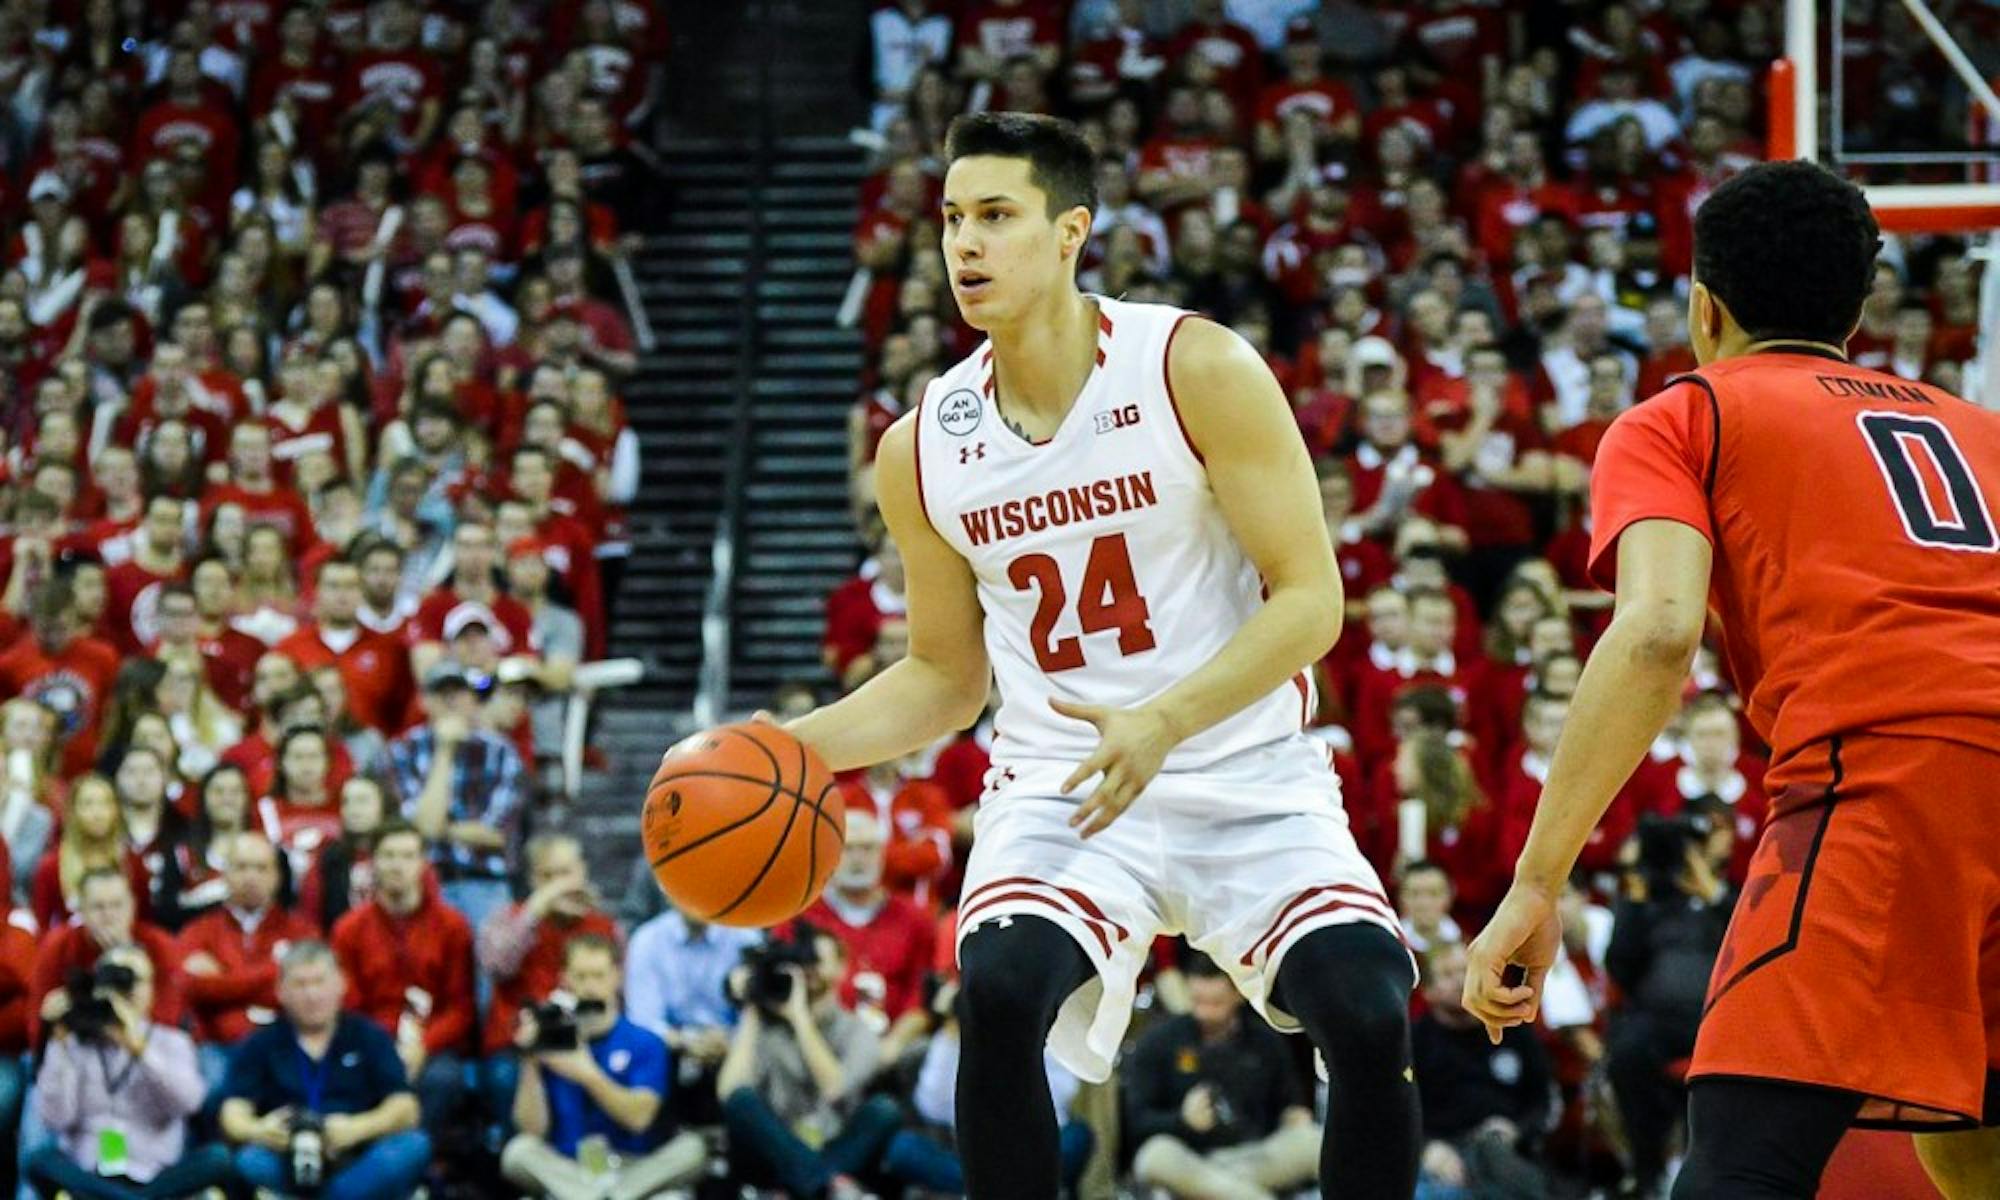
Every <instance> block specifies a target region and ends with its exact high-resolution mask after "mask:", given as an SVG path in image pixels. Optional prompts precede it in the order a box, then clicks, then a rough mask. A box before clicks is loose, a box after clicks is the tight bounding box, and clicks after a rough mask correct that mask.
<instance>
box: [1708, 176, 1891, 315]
mask: <svg viewBox="0 0 2000 1200" xmlns="http://www.w3.org/2000/svg"><path fill="white" fill-rule="evenodd" d="M1880 235H1881V229H1880V228H1879V227H1878V226H1877V225H1876V224H1875V214H1874V213H1873V212H1871V211H1869V208H1868V200H1867V198H1866V197H1864V196H1863V195H1862V194H1861V189H1860V188H1858V187H1855V186H1854V185H1853V184H1852V183H1849V182H1848V181H1847V180H1845V179H1842V178H1841V177H1839V176H1838V175H1835V174H1834V173H1833V172H1831V171H1828V170H1826V169H1825V168H1824V167H1821V166H1819V165H1818V164H1816V163H1810V162H1805V161H1802V160H1801V161H1793V162H1768V163H1758V164H1756V165H1755V166H1752V167H1749V168H1747V169H1745V170H1744V171H1743V172H1741V173H1740V174H1738V175H1736V176H1735V177H1734V178H1732V179H1730V180H1729V181H1728V182H1726V183H1724V184H1723V185H1722V186H1721V187H1718V188H1716V189H1715V191H1714V192H1713V193H1712V194H1710V196H1709V197H1708V199H1707V200H1705V201H1703V202H1702V206H1701V208H1700V209H1699V210H1697V211H1696V213H1695V215H1694V273H1695V278H1696V279H1697V280H1699V281H1700V282H1701V283H1702V284H1704V285H1706V286H1707V288H1708V290H1709V291H1710V292H1712V293H1714V295H1715V297H1716V298H1717V299H1719V300H1721V301H1722V303H1723V304H1724V305H1726V306H1728V308H1729V313H1730V315H1731V316H1733V317H1735V318H1736V323H1737V324H1738V325H1741V326H1742V327H1743V330H1744V332H1745V333H1748V334H1749V335H1750V336H1751V337H1753V338H1757V339H1759V340H1764V339H1770V338H1795V339H1800V340H1804V341H1813V342H1831V343H1833V344H1835V345H1839V344H1840V343H1842V342H1844V341H1846V340H1847V335H1848V334H1850V333H1852V332H1853V331H1854V324H1855V322H1856V321H1858V320H1859V319H1860V317H1861V302H1862V301H1863V300H1866V299H1867V298H1868V290H1869V285H1870V283H1871V281H1872V280H1873V278H1874V273H1875V254H1876V252H1877V251H1878V250H1880V249H1881V248H1882V239H1881V236H1880Z"/></svg>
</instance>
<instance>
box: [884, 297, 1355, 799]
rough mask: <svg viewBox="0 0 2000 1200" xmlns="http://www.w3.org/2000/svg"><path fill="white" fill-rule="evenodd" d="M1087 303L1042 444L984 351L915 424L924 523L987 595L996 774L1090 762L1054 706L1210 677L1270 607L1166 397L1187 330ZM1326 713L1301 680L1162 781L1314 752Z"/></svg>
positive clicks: (931, 394) (1155, 692)
mask: <svg viewBox="0 0 2000 1200" xmlns="http://www.w3.org/2000/svg"><path fill="white" fill-rule="evenodd" d="M1093 300H1094V301H1095V303H1096V304H1097V307H1098V328H1097V334H1098V336H1097V356H1096V357H1097V364H1096V367H1095V368H1094V369H1093V370H1092V371H1091V372H1090V373H1089V375H1088V376H1087V377H1086V378H1085V379H1084V380H1083V383H1082V386H1081V387H1079V388H1078V390H1077V393H1076V396H1075V399H1074V401H1073V403H1072V404H1071V406H1070V408H1069V409H1068V410H1067V411H1066V412H1065V413H1064V414H1063V416H1062V418H1061V419H1060V420H1059V421H1058V422H1057V424H1056V427H1055V428H1054V429H1053V430H1050V431H1049V433H1048V436H1046V437H1044V438H1041V439H1040V440H1035V439H1031V438H1028V437H1026V436H1023V435H1022V434H1021V433H1020V432H1019V431H1017V430H1015V429H1012V428H1009V426H1008V424H1007V422H1006V421H1005V420H1003V419H1002V415H1003V413H1004V412H1005V408H1006V405H1007V401H1008V397H1007V394H1006V382H1005V380H1002V379H999V378H997V376H996V371H995V364H994V362H993V354H992V350H991V349H990V347H982V348H980V349H979V350H976V351H974V352H973V353H972V354H971V355H970V356H969V357H967V358H965V359H964V360H963V361H961V362H959V363H958V364H956V365H955V366H953V367H951V368H950V369H949V370H947V371H945V372H944V373H943V374H942V375H940V376H938V378H937V379H935V380H933V381H932V382H931V384H930V386H929V387H928V388H926V389H925V392H924V398H923V400H922V401H921V402H920V403H919V404H918V405H917V411H915V412H914V413H912V414H910V415H909V416H908V417H906V418H905V420H908V421H910V422H911V423H912V425H914V427H915V430H916V442H915V447H914V450H915V462H914V464H913V465H914V467H915V472H916V484H917V496H918V500H919V502H920V503H921V505H922V507H923V515H924V518H925V519H926V521H928V522H929V523H930V525H931V528H932V529H933V530H935V531H936V533H937V536H938V537H939V538H940V539H941V540H942V541H943V542H944V543H945V544H946V545H947V546H948V547H949V548H950V549H951V550H952V551H953V552H955V553H956V554H957V555H958V556H959V557H960V558H962V559H963V560H964V561H965V564H966V566H967V567H968V568H969V569H970V570H971V573H972V576H973V582H974V585H975V587H976V589H977V592H978V599H979V607H980V614H981V618H982V628H981V631H980V632H981V637H982V639H983V640H984V641H985V643H986V657H987V661H988V662H990V663H991V664H992V666H993V677H994V680H995V683H996V684H997V685H998V688H999V692H1000V706H999V709H998V710H997V712H996V713H995V714H994V719H993V730H994V732H993V746H992V751H991V754H992V760H993V764H994V767H995V769H999V770H1004V769H1006V768H1009V767H1025V766H1029V765H1030V764H1035V763H1042V764H1047V763H1068V764H1071V765H1072V766H1073V765H1074V764H1076V763H1078V762H1081V761H1083V759H1084V758H1085V757H1086V756H1088V755H1089V754H1090V752H1091V751H1092V750H1093V749H1095V748H1096V746H1097V740H1098V735H1097V730H1096V728H1095V727H1093V726H1092V725H1091V724H1090V723H1089V722H1087V721H1080V720H1076V719H1074V718H1071V717H1066V716H1064V715H1062V714H1061V713H1059V712H1057V711H1056V710H1055V709H1054V708H1052V707H1051V706H1050V701H1052V700H1067V701H1071V702H1074V703H1078V704H1101V705H1104V706H1105V707H1107V708H1131V707H1136V706H1138V705H1142V704H1145V703H1147V702H1148V701H1150V700H1152V699H1153V698H1154V697H1156V696H1159V695H1160V694H1161V693H1163V692H1165V691H1167V690H1168V689H1169V688H1171V687H1173V686H1174V685H1175V684H1177V683H1179V682H1180V681H1181V680H1183V679H1185V678H1187V677H1188V676H1189V675H1191V674H1193V673H1194V672H1196V671H1198V670H1200V669H1201V666H1202V664H1203V663H1206V662H1208V661H1209V660H1210V659H1212V658H1214V657H1215V655H1216V654H1218V653H1219V652H1220V651H1221V650H1222V647H1223V646H1224V645H1226V644H1227V643H1228V642H1229V640H1230V638H1231V637H1232V636H1234V635H1235V633H1236V631H1237V630H1238V629H1241V628H1242V627H1243V623H1244V622H1245V621H1248V620H1249V619H1250V618H1251V617H1252V616H1253V615H1255V614H1256V612H1257V610H1258V609H1259V608H1261V607H1263V604H1264V580H1263V577H1262V576H1261V575H1260V574H1259V573H1258V570H1257V565H1256V564H1255V563H1254V562H1252V561H1251V559H1250V556H1249V554H1248V553H1247V552H1246V551H1245V550H1244V548H1243V545H1242V543H1241V542H1240V541H1239V540H1238V539H1237V537H1236V535H1235V533H1234V531H1233V530H1232V529H1231V528H1230V525H1229V520H1228V517H1227V516H1226V515H1225V514H1224V513H1223V511H1222V506H1221V504H1220V503H1219V502H1218V501H1217V498H1216V495H1215V490H1214V488H1213V487H1211V486H1210V481H1209V476H1208V469H1207V464H1206V463H1205V462H1204V461H1203V459H1202V455H1201V451H1200V449H1199V447H1197V446H1196V445H1195V443H1194V440H1193V439H1192V437H1191V436H1190V435H1189V431H1188V429H1187V427H1186V426H1185V425H1184V424H1183V422H1182V419H1181V412H1180V407H1179V402H1178V401H1177V400H1176V399H1175V397H1174V394H1173V384H1172V382H1171V381H1170V380H1169V379H1168V378H1167V359H1168V357H1169V355H1170V353H1171V351H1172V346H1173V340H1174V331H1175V330H1176V329H1177V328H1179V327H1180V326H1181V324H1182V322H1183V321H1186V320H1188V319H1189V317H1190V314H1187V313H1184V312H1182V311H1181V310H1179V309H1175V308H1167V307H1165V306H1162V305H1157V304H1127V303H1125V302H1123V301H1119V300H1112V299H1109V298H1106V297H1093ZM1204 399H1205V400H1206V399H1207V398H1206V397H1204ZM1329 602H1330V603H1334V602H1336V601H1332V600H1330V601H1329ZM1312 709H1313V696H1312V685H1311V681H1310V680H1309V679H1308V678H1307V677H1306V675H1305V674H1304V673H1303V672H1301V673H1300V674H1299V675H1297V676H1296V677H1294V678H1293V679H1292V680H1290V681H1289V682H1287V683H1285V684H1282V685H1280V686H1278V687H1274V688H1273V689H1272V690H1271V691H1270V692H1268V693H1266V694H1265V695H1263V696H1260V697H1258V698H1257V699H1255V700H1253V701H1251V702H1250V703H1248V704H1246V705H1245V706H1244V707H1243V708H1242V709H1240V710H1238V711H1237V712H1235V713H1232V714H1231V715H1229V716H1228V717H1225V718H1223V719H1222V720H1220V721H1218V722H1216V723H1215V724H1213V725H1211V726H1209V727H1208V728H1206V729H1203V730H1201V731H1200V732H1199V733H1196V734H1195V735H1194V736H1192V737H1190V738H1188V739H1186V740H1185V741H1183V742H1181V743H1180V744H1179V745H1177V746H1175V747H1174V748H1173V750H1172V751H1171V752H1169V754H1168V755H1167V759H1166V762H1165V763H1164V764H1163V765H1162V770H1164V771H1169V772H1179V771H1199V770H1207V769H1210V768H1211V767H1212V766H1214V765H1215V764H1217V763H1220V762H1222V761H1224V760H1226V759H1230V758H1232V757H1233V756H1235V755H1238V754H1242V753H1245V752H1247V751H1251V750H1255V749H1258V748H1263V747H1274V746H1276V745H1278V744H1279V743H1284V742H1289V741H1291V740H1293V739H1301V734H1300V732H1299V730H1300V727H1301V726H1302V725H1303V724H1304V723H1305V720H1306V718H1307V717H1308V716H1309V715H1310V714H1311V712H1312ZM1307 749H1309V750H1311V751H1312V752H1313V753H1314V754H1318V753H1319V750H1320V748H1319V747H1318V746H1317V744H1314V745H1311V746H1308V747H1307ZM1065 773H1066V772H1065ZM1330 793H1331V784H1329V794H1330Z"/></svg>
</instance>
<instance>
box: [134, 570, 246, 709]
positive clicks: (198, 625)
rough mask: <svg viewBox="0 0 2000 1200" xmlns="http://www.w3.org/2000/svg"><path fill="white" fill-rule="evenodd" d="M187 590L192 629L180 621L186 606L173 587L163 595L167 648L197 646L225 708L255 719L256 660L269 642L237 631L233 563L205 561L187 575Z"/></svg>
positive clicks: (163, 633) (162, 619)
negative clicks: (231, 623)
mask: <svg viewBox="0 0 2000 1200" xmlns="http://www.w3.org/2000/svg"><path fill="white" fill-rule="evenodd" d="M188 580H189V586H188V592H189V596H190V598H191V599H192V600H193V610H194V611H193V617H192V629H191V630H190V629H188V628H186V627H184V626H183V625H182V624H180V623H179V622H181V621H183V620H185V619H186V617H185V616H184V614H185V610H186V606H185V605H184V604H182V603H181V602H180V601H178V600H176V599H175V598H174V597H175V595H176V591H175V588H174V587H173V586H172V585H169V586H168V587H166V588H163V589H161V591H160V605H159V619H160V640H161V642H162V644H165V645H169V646H171V647H173V648H176V649H178V648H181V647H183V646H185V645H187V644H192V645H193V646H194V647H195V648H196V649H197V650H198V651H200V653H201V657H202V662H203V665H204V667H205V668H206V670H207V672H208V683H209V686H210V687H212V688H214V689H215V694H216V696H217V698H218V699H220V700H221V701H222V702H223V703H224V704H227V705H228V706H229V707H230V708H233V709H235V710H236V711H238V712H241V713H245V714H247V715H251V716H254V715H255V713H254V706H255V703H256V701H255V698H254V697H253V696H252V694H251V692H252V685H253V681H254V679H255V676H256V672H257V660H258V659H260V658H262V657H263V656H264V653H265V647H264V643H262V642H260V641H258V640H257V639H256V638H254V637H251V636H250V635H249V634H247V633H244V632H243V631H242V630H240V629H236V628H234V627H232V626H231V625H230V624H229V619H230V618H231V617H232V616H234V615H235V613H236V579H235V577H234V576H233V575H231V574H230V571H229V565H228V564H227V563H225V562H223V561H222V560H221V559H219V558H205V559H203V560H202V561H201V562H199V563H196V564H195V568H194V570H193V571H192V572H191V573H190V574H189V576H188Z"/></svg>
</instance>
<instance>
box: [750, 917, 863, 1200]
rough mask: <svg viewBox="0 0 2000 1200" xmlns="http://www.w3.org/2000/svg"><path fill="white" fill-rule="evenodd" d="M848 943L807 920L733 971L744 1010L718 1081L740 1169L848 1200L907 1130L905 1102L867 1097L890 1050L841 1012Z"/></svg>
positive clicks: (771, 1182)
mask: <svg viewBox="0 0 2000 1200" xmlns="http://www.w3.org/2000/svg"><path fill="white" fill-rule="evenodd" d="M846 970H847V957H846V951H845V948H844V947H843V946H842V944H841V941H840V939H839V938H837V937H834V936H833V935H832V934H830V933H827V932H825V931H823V930H820V929H816V928H814V927H813V926H811V925H808V924H805V923H799V924H796V925H794V926H793V927H792V930H791V932H790V934H789V935H788V936H786V937H783V938H774V939H773V940H772V941H769V942H766V943H764V944H763V945H760V946H754V947H752V948H751V949H749V950H747V951H745V952H744V954H743V965H742V966H739V967H737V968H736V969H735V970H734V971H732V972H730V975H729V990H730V994H731V995H732V996H734V997H735V998H736V1000H737V1002H738V1003H739V1004H740V1005H741V1006H742V1017H741V1019H740V1020H739V1021H738V1022H737V1025H736V1033H735V1036H734V1037H733V1038H732V1039H731V1041H730V1043H729V1053H728V1054H727V1055H725V1056H724V1057H723V1060H722V1069H721V1071H719V1072H718V1073H717V1075H716V1088H717V1090H718V1091H719V1092H720V1093H721V1095H722V1119H723V1124H724V1125H725V1126H726V1127H727V1128H728V1130H729V1147H730V1158H731V1160H732V1162H731V1165H732V1166H733V1167H734V1168H735V1170H736V1173H737V1174H739V1175H741V1176H742V1177H744V1179H745V1180H746V1181H748V1182H750V1183H752V1184H753V1185H755V1186H760V1187H779V1188H783V1189H784V1190H785V1191H787V1192H790V1193H791V1194H792V1195H794V1196H821V1195H824V1196H829V1197H832V1198H833V1200H846V1198H848V1197H855V1196H859V1195H861V1194H863V1193H862V1191H861V1188H860V1185H859V1184H857V1183H856V1182H855V1181H854V1178H853V1176H854V1175H855V1174H857V1173H859V1172H861V1171H864V1170H867V1169H868V1168H870V1167H871V1166H872V1165H873V1164H874V1162H875V1160H876V1158H877V1157H878V1156H879V1155H880V1154H881V1152H882V1148H883V1146H884V1145H886V1144H887V1143H888V1140H889V1138H890V1136H891V1135H893V1134H894V1133H895V1132H896V1129H897V1127H898V1126H899V1125H901V1123H902V1117H901V1114H900V1113H899V1112H898V1111H897V1109H896V1105H895V1102H894V1101H891V1100H890V1099H888V1098H887V1097H885V1096H876V1097H873V1098H872V1099H869V1100H866V1101H865V1102H864V1101H863V1099H862V1088H863V1087H865V1086H866V1085H867V1083H868V1081H869V1080H870V1079H871V1078H873V1077H874V1075H875V1068H876V1066H877V1065H878V1064H879V1063H880V1061H881V1054H882V1048H881V1043H880V1041H879V1040H878V1039H877V1038H876V1036H875V1035H874V1034H873V1033H871V1032H869V1030H868V1027H867V1026H866V1025H864V1024H863V1023H862V1022H861V1019H860V1018H859V1017H856V1016H855V1015H854V1014H853V1013H851V1012H848V1011H847V1010H846V1009H844V1008H842V1007H841V1006H840V1001H839V997H838V994H837V992H836V990H835V989H836V988H837V987H838V985H839V983H840V980H841V978H842V976H843V975H844V974H845V972H846Z"/></svg>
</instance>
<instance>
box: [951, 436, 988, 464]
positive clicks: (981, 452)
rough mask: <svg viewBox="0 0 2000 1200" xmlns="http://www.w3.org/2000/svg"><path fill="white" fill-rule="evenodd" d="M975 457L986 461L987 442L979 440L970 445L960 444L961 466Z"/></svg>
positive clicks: (959, 458)
mask: <svg viewBox="0 0 2000 1200" xmlns="http://www.w3.org/2000/svg"><path fill="white" fill-rule="evenodd" d="M975 458H976V459H979V460H980V461H982V462H983V461H985V459H986V443H985V442H978V443H975V444H973V445H970V446H960V447H959V448H958V464H959V465H960V466H964V465H966V464H967V463H969V462H971V461H972V460H973V459H975Z"/></svg>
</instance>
